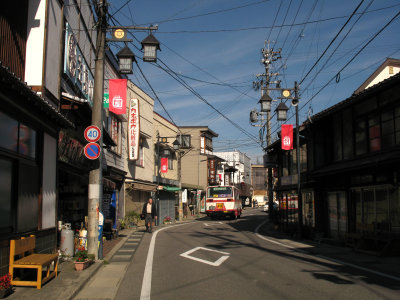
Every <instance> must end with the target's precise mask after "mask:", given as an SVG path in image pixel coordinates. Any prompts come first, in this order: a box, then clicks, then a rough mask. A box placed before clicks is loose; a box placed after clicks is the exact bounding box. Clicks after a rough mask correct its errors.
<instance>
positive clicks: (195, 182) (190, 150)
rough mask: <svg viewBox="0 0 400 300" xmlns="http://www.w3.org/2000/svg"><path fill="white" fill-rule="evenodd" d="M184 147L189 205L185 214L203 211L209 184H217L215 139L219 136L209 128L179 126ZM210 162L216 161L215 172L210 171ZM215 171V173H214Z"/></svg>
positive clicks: (185, 185)
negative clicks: (202, 204)
mask: <svg viewBox="0 0 400 300" xmlns="http://www.w3.org/2000/svg"><path fill="white" fill-rule="evenodd" d="M179 131H180V134H181V136H182V137H181V139H182V145H183V146H184V147H186V149H187V150H186V151H185V153H184V155H183V156H182V168H181V169H182V176H181V181H182V188H183V189H184V190H186V191H187V204H186V205H185V204H184V207H183V210H184V213H188V210H190V209H191V208H193V210H195V211H201V209H202V207H200V206H201V205H200V201H203V200H204V196H205V191H206V188H207V186H208V185H209V182H215V180H216V174H215V162H216V160H215V158H216V157H215V156H214V155H213V138H216V137H218V134H217V133H216V132H214V131H212V130H211V129H210V128H208V127H207V126H179ZM210 161H214V170H213V168H211V170H210V166H212V165H210ZM211 171H213V172H214V173H212V172H211Z"/></svg>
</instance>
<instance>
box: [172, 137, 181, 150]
mask: <svg viewBox="0 0 400 300" xmlns="http://www.w3.org/2000/svg"><path fill="white" fill-rule="evenodd" d="M172 145H173V147H174V150H179V149H180V148H181V143H179V141H178V137H177V138H176V140H175V141H174V142H173V143H172Z"/></svg>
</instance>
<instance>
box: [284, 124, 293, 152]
mask: <svg viewBox="0 0 400 300" xmlns="http://www.w3.org/2000/svg"><path fill="white" fill-rule="evenodd" d="M281 141H282V150H291V149H293V125H286V124H282V127H281Z"/></svg>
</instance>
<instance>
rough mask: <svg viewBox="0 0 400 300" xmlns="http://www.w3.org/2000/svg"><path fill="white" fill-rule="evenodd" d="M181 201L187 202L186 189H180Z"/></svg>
mask: <svg viewBox="0 0 400 300" xmlns="http://www.w3.org/2000/svg"><path fill="white" fill-rule="evenodd" d="M182 203H187V189H184V190H183V191H182Z"/></svg>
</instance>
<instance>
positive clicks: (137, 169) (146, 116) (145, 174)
mask: <svg viewBox="0 0 400 300" xmlns="http://www.w3.org/2000/svg"><path fill="white" fill-rule="evenodd" d="M127 99H128V101H127V112H128V113H127V114H128V116H127V118H128V123H127V127H128V128H127V131H126V132H127V133H128V138H127V140H126V149H125V152H126V154H127V155H126V160H125V169H126V171H127V175H126V180H125V202H124V205H121V206H120V215H121V216H125V215H127V214H129V213H130V212H132V211H134V212H136V213H139V214H140V213H141V212H142V207H143V204H144V203H145V202H146V201H147V200H148V198H149V197H151V196H153V195H154V193H155V192H156V189H157V185H156V183H154V181H153V175H154V168H155V166H154V162H155V160H154V159H155V157H154V144H153V143H154V139H153V135H154V128H153V127H154V118H153V107H154V100H153V99H152V98H151V97H150V96H148V95H147V94H146V93H145V92H143V91H142V90H141V89H139V88H138V87H137V86H135V85H134V84H133V83H132V82H130V81H128V96H127ZM135 117H136V120H137V121H136V122H135ZM135 128H136V130H135ZM137 133H138V134H139V136H138V139H136V141H138V143H136V142H135V137H136V134H137ZM132 152H136V153H132ZM129 154H130V155H129Z"/></svg>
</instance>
